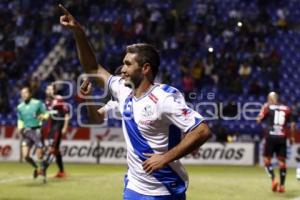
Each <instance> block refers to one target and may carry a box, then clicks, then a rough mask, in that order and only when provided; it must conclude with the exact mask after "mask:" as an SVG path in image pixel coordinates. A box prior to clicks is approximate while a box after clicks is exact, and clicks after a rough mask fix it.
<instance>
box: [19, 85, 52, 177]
mask: <svg viewBox="0 0 300 200" xmlns="http://www.w3.org/2000/svg"><path fill="white" fill-rule="evenodd" d="M21 98H22V100H23V101H22V102H21V103H20V104H19V105H18V107H17V114H18V132H19V133H20V134H21V135H22V156H23V158H25V160H26V161H27V162H28V163H29V164H31V165H32V166H33V167H34V172H33V178H37V176H38V175H43V176H44V181H46V179H45V178H46V173H45V171H44V168H43V164H44V163H43V154H44V152H43V147H44V142H43V137H42V133H41V125H42V121H43V120H46V119H48V117H49V114H48V113H47V110H46V107H45V105H44V104H43V103H42V102H41V101H40V100H37V99H34V98H32V97H31V90H30V88H29V87H27V86H24V87H23V88H22V89H21ZM33 145H35V147H36V153H37V157H38V164H36V162H35V161H34V160H33V159H32V158H31V157H30V153H31V148H32V146H33Z"/></svg>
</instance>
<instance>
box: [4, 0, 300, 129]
mask: <svg viewBox="0 0 300 200" xmlns="http://www.w3.org/2000/svg"><path fill="white" fill-rule="evenodd" d="M226 4H229V5H231V6H229V5H228V6H226ZM286 4H287V3H285V1H266V0H257V1H249V0H245V1H242V0H237V1H232V2H231V1H224V2H222V1H220V0H214V1H211V0H203V1H199V0H198V1H189V3H185V4H182V2H181V1H171V0H167V1H158V0H151V1H150V0H149V1H139V0H126V1H122V0H103V1H96V0H76V1H65V2H64V5H65V6H66V7H67V8H68V9H69V10H70V12H71V13H73V14H74V15H75V16H78V20H79V21H80V22H87V23H84V25H85V26H86V30H89V32H88V33H87V34H88V36H89V39H90V41H91V43H92V45H93V47H94V49H95V52H96V53H97V54H96V56H97V59H99V60H101V63H103V64H104V66H108V67H109V69H108V70H109V71H110V72H113V71H114V70H115V69H116V68H117V67H118V66H119V65H120V64H121V63H122V58H123V55H124V52H123V50H124V48H125V46H126V45H128V44H132V43H136V42H142V41H143V42H148V43H151V44H153V45H155V46H156V47H158V49H159V50H160V54H161V55H162V58H163V59H162V61H161V70H160V74H159V78H158V80H157V81H159V82H162V83H166V84H169V83H170V84H172V85H174V86H175V87H177V88H180V89H181V90H182V91H183V92H184V94H185V97H186V100H187V101H188V102H191V103H194V104H195V103H197V101H198V100H199V98H193V97H191V96H190V95H189V94H190V93H191V92H195V93H196V94H197V95H196V96H199V95H200V94H203V93H208V92H214V93H215V99H212V100H213V101H215V102H225V105H226V106H227V111H228V112H227V113H228V116H231V115H232V116H234V114H235V112H236V109H235V105H236V103H237V102H238V100H241V101H246V100H248V98H247V96H252V97H253V98H252V100H256V101H259V102H261V103H263V102H264V101H265V99H264V97H265V96H266V94H267V93H268V91H270V90H276V91H279V92H280V91H281V90H284V88H282V87H281V86H280V81H281V79H280V78H281V73H282V70H284V68H285V67H287V66H283V65H282V57H283V56H282V55H281V53H280V52H279V50H278V49H277V48H276V46H275V45H273V43H272V42H269V41H270V40H272V39H273V38H276V37H279V36H278V32H280V31H282V32H288V31H291V30H293V29H294V26H295V23H296V22H295V21H293V20H290V21H289V18H288V16H289V12H288V11H289V10H288V9H287V6H285V5H286ZM56 6H57V5H56V3H55V1H53V0H51V1H46V2H41V1H37V2H33V1H29V0H12V1H8V0H3V1H1V3H0V30H1V32H0V41H1V42H0V115H1V119H4V118H5V116H6V115H7V114H11V113H14V107H15V106H16V101H17V99H18V98H19V97H18V93H17V91H18V90H19V88H20V86H21V85H23V84H25V83H27V84H29V85H31V87H32V88H33V94H34V96H36V97H38V98H42V99H43V98H44V88H43V87H44V86H45V85H46V83H49V82H52V81H54V80H57V79H61V80H68V81H71V82H72V83H73V84H74V85H76V84H75V83H76V80H77V77H78V76H79V74H80V73H81V71H80V69H81V67H80V66H79V65H80V64H79V61H78V59H77V56H76V52H75V50H74V49H75V48H71V47H72V45H74V42H73V41H72V37H66V38H67V42H66V48H67V49H73V50H68V53H67V54H66V56H65V58H64V59H61V60H60V61H59V62H58V64H57V65H56V67H55V69H54V71H53V72H52V73H51V74H50V76H49V77H47V78H46V79H45V80H40V77H32V76H31V74H32V72H33V71H34V70H36V69H37V67H38V65H39V64H40V63H41V61H42V59H43V58H45V56H46V55H47V52H49V51H50V50H51V49H52V47H53V45H54V44H55V43H56V41H57V38H59V37H61V36H68V34H69V33H67V32H65V31H63V30H62V28H61V27H60V25H59V24H58V23H57V18H58V16H59V14H58V10H57V8H56ZM246 8H248V9H246ZM75 96H76V95H75V94H74V98H76V97H75ZM200 100H201V101H203V100H207V99H206V98H200ZM71 101H72V103H74V104H76V101H73V100H71ZM287 103H289V104H295V108H296V110H297V109H298V108H299V105H298V104H296V102H287ZM204 109H205V108H204ZM12 115H14V114H12ZM9 123H12V124H13V123H15V121H11V122H9ZM226 123H227V122H226ZM229 123H230V122H229ZM253 123H255V122H253ZM73 125H76V123H73ZM211 125H214V126H215V129H216V130H219V129H220V130H224V127H223V125H222V123H220V122H218V120H216V122H211ZM251 127H252V128H253V127H254V126H251ZM243 129H245V130H246V129H247V128H245V127H244V128H241V130H240V131H241V132H243ZM253 129H254V128H253ZM256 130H257V129H256ZM224 131H225V130H224ZM229 131H230V128H229ZM227 132H228V130H227Z"/></svg>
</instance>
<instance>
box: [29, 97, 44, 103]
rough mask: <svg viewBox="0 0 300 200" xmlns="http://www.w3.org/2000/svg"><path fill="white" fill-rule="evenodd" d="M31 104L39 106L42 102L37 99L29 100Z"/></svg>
mask: <svg viewBox="0 0 300 200" xmlns="http://www.w3.org/2000/svg"><path fill="white" fill-rule="evenodd" d="M31 103H33V104H41V103H42V101H41V100H39V99H36V98H32V99H31Z"/></svg>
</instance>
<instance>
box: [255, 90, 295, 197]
mask: <svg viewBox="0 0 300 200" xmlns="http://www.w3.org/2000/svg"><path fill="white" fill-rule="evenodd" d="M263 120H265V121H266V122H267V124H268V128H267V135H266V138H265V146H264V165H265V169H266V171H267V172H268V174H269V176H270V177H271V180H272V191H273V192H276V191H278V192H281V193H282V192H285V188H284V184H285V177H286V171H287V170H286V168H287V166H286V151H287V139H290V143H291V144H293V143H294V141H295V137H294V135H295V127H296V124H295V122H294V119H293V116H292V115H291V110H290V108H289V107H288V106H286V105H283V104H281V103H280V102H279V96H278V94H277V93H275V92H270V93H269V95H268V101H267V103H266V104H265V105H264V106H263V107H262V110H261V112H260V113H259V115H258V117H257V123H261V122H262V121H263ZM288 122H291V134H290V137H289V138H288V127H287V126H288ZM274 154H275V155H276V156H277V159H278V162H279V172H280V185H279V187H278V181H277V180H276V178H275V173H274V170H273V166H272V163H271V159H272V157H273V155H274Z"/></svg>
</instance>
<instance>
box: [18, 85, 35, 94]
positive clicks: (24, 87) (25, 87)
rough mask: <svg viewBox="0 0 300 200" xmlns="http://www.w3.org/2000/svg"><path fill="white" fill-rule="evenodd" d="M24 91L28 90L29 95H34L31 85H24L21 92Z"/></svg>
mask: <svg viewBox="0 0 300 200" xmlns="http://www.w3.org/2000/svg"><path fill="white" fill-rule="evenodd" d="M23 89H28V91H29V93H30V94H31V93H32V89H31V87H30V86H29V85H23V86H22V87H21V89H20V90H23Z"/></svg>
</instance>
